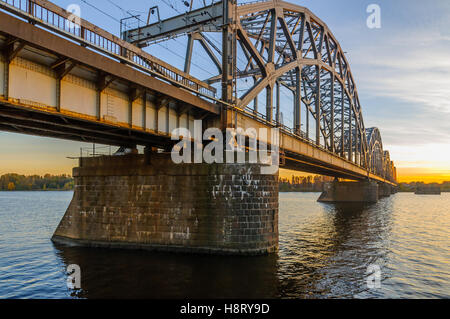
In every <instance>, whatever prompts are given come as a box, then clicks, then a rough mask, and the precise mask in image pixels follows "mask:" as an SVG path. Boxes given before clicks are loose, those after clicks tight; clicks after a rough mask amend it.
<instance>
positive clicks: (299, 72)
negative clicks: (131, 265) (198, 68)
mask: <svg viewBox="0 0 450 319" xmlns="http://www.w3.org/2000/svg"><path fill="white" fill-rule="evenodd" d="M0 9H1V10H0V48H1V52H2V54H1V63H0V130H3V131H9V132H15V133H22V134H32V135H40V136H47V137H54V138H61V139H68V140H75V141H84V142H94V143H101V144H107V145H116V146H121V147H128V148H135V147H136V146H137V145H142V146H145V147H147V149H162V150H168V149H170V148H171V147H172V145H173V143H174V142H173V141H172V132H173V129H175V128H179V127H184V128H186V129H188V130H190V131H191V132H192V135H194V132H193V130H194V121H195V120H201V121H202V122H203V127H204V128H210V127H218V128H220V129H221V130H223V131H224V130H226V129H227V128H237V127H239V128H242V129H244V130H247V129H251V128H253V129H260V128H278V129H279V131H280V138H279V140H280V159H281V160H280V163H281V167H283V168H287V169H292V170H299V171H305V172H311V173H318V174H323V175H328V176H334V177H336V178H344V179H349V180H353V181H360V183H351V184H348V185H344V188H345V189H346V190H344V191H343V192H344V195H343V196H344V197H346V196H347V195H345V192H347V193H348V192H349V191H351V192H354V189H353V188H352V187H354V186H355V185H358V187H357V188H358V189H362V190H363V191H362V193H361V194H360V195H358V196H361V197H364V198H366V197H367V196H368V195H367V194H368V193H370V192H372V191H373V187H375V188H377V189H378V193H380V192H381V193H385V194H386V195H387V193H389V194H390V190H389V191H386V190H383V191H380V189H384V188H386V187H389V188H391V187H394V186H396V169H395V166H394V163H393V162H392V161H391V160H390V156H389V152H388V151H386V150H385V149H384V148H383V143H382V139H381V134H380V131H379V130H378V129H377V128H366V127H365V123H364V120H363V113H362V107H361V104H360V100H359V97H358V91H357V88H356V82H355V79H354V77H353V75H352V73H351V69H350V65H349V62H348V60H347V59H346V57H345V55H344V52H343V50H342V48H341V46H340V45H339V42H338V41H337V39H336V38H335V37H334V35H333V34H332V33H331V31H330V30H329V28H328V26H327V25H326V24H325V23H324V22H323V21H321V20H320V19H319V18H318V17H316V16H315V15H314V14H313V13H311V12H310V11H309V10H308V9H307V8H304V7H301V6H297V5H294V4H291V3H288V2H284V1H278V0H274V1H262V2H261V1H259V2H255V3H248V4H238V3H236V2H235V1H233V0H224V1H214V2H213V4H211V5H210V6H207V7H202V8H198V9H195V10H191V11H189V12H186V13H185V14H182V15H179V16H174V17H171V18H168V19H165V20H158V21H156V22H155V23H150V21H152V20H151V19H149V22H148V23H147V24H146V25H144V26H141V27H139V28H134V29H133V28H129V29H125V30H124V32H123V33H122V34H121V35H120V37H118V36H115V35H113V34H111V33H109V32H107V31H105V30H103V29H101V28H100V27H98V26H96V25H94V24H92V23H90V22H88V21H85V20H83V19H81V18H78V17H76V16H74V15H72V14H71V13H69V12H67V11H66V10H64V9H62V8H60V7H58V6H57V5H55V4H53V3H51V2H49V1H46V0H0ZM149 17H151V12H150V13H149ZM177 37H184V38H186V39H187V49H186V58H185V65H184V70H180V69H178V68H176V67H174V66H172V65H171V64H170V63H169V62H168V61H162V60H161V59H158V58H156V57H154V56H152V55H151V54H149V53H147V52H146V51H144V48H145V47H147V46H153V45H156V44H157V43H160V42H161V41H168V40H170V39H173V38H177ZM196 44H199V45H196ZM196 50H202V51H203V56H204V57H205V58H206V57H207V58H208V59H209V62H208V63H210V65H212V66H213V70H210V72H212V73H214V75H213V76H211V77H209V78H207V79H198V78H197V77H195V76H194V74H193V72H191V69H192V63H193V62H192V61H193V59H194V57H195V56H197V55H196ZM191 73H192V74H191ZM249 83H250V84H249ZM286 92H287V93H286ZM286 96H287V98H286ZM259 142H260V143H264V144H273V143H274V141H273V140H272V137H271V136H270V135H269V136H268V137H267V138H263V137H259ZM149 156H150V157H151V158H153V159H149V158H148V157H149ZM161 156H162V155H161V154H160V153H152V155H148V154H147V155H146V156H144V157H139V156H137V155H136V156H132V155H130V156H128V157H126V160H125V161H124V159H123V158H122V159H117V158H116V159H114V158H94V159H83V160H81V161H80V167H79V168H78V169H75V170H74V176H75V178H76V182H77V185H78V186H80V187H79V189H77V190H76V194H75V197H74V201H73V202H72V204H71V207H69V210H68V213H67V214H66V216H65V218H64V219H63V221H62V222H61V225H60V227H59V228H58V230H57V232H56V233H55V237H58V238H60V239H61V238H66V239H67V238H70V239H73V240H78V241H80V242H84V243H89V244H92V243H95V244H98V245H110V244H111V243H113V242H126V243H128V244H130V245H137V243H138V244H139V245H149V247H157V246H158V245H160V246H167V245H169V244H170V245H169V246H173V247H186V246H189V247H191V248H192V247H195V248H197V249H199V250H202V249H203V250H208V251H210V250H219V251H222V252H223V251H230V252H239V251H241V250H242V251H252V252H261V251H270V250H272V249H273V248H274V247H276V246H277V240H278V237H277V231H278V229H277V221H276V220H277V214H278V202H277V201H278V196H277V195H275V193H277V190H278V188H277V186H276V184H277V176H275V177H273V176H272V177H267V176H261V175H259V173H258V174H256V173H255V171H254V169H253V168H252V165H243V166H242V167H240V168H239V167H238V166H236V167H233V168H229V167H225V166H226V165H224V166H223V167H222V166H220V165H216V166H214V165H210V166H209V167H208V165H204V164H200V165H197V166H196V167H195V168H192V167H190V166H189V165H187V166H186V165H184V166H183V165H181V166H179V167H172V166H173V165H174V164H173V163H170V162H169V161H167V160H166V159H165V158H162V157H161ZM114 162H118V164H117V163H116V164H114ZM149 162H151V163H153V164H151V165H150V164H149ZM145 165H147V166H148V165H150V166H152V165H153V166H154V167H153V166H152V167H150V166H149V167H144V166H145ZM211 167H215V168H214V172H211V169H212V168H211ZM103 168H104V169H103ZM156 168H158V169H156ZM127 169H134V171H133V172H132V173H130V172H129V171H127ZM161 170H162V171H163V173H161ZM183 170H184V171H183ZM186 170H188V171H189V174H192V175H189V174H187V175H189V176H188V177H189V178H188V179H187V180H184V183H186V184H188V185H189V184H191V183H192V181H193V180H194V181H202V183H204V184H206V185H207V187H206V188H205V187H203V188H198V189H197V188H196V189H195V190H192V187H190V188H189V189H190V190H189V191H188V190H187V189H188V185H184V186H180V185H178V183H176V182H174V181H172V180H164V181H163V182H162V181H161V179H163V177H162V176H163V175H164V176H171V177H178V178H180V176H183V178H184V179H186V178H187V177H186V173H185V172H186ZM244 171H245V172H246V174H247V176H250V178H246V177H242V176H243V175H246V174H242V172H244ZM114 172H115V173H114ZM118 172H120V174H119V173H118ZM161 174H162V175H161ZM117 175H121V176H122V177H121V179H119V180H116V181H115V182H117V183H118V184H119V185H125V184H126V183H128V184H130V183H131V184H133V185H134V186H133V187H134V188H133V187H132V189H133V190H131V189H130V188H126V189H125V188H124V189H122V191H123V192H125V193H128V194H130V192H138V193H139V194H140V195H139V196H144V197H145V196H149V197H145V198H146V199H145V200H144V199H137V198H138V197H139V196H137V197H136V201H140V200H142V201H143V202H148V201H150V202H155V203H157V204H155V205H156V206H152V207H151V209H150V207H149V214H150V212H154V210H155V209H156V210H157V211H158V214H157V215H158V216H157V217H155V218H156V219H151V218H150V219H151V221H150V222H149V228H148V229H141V230H136V229H134V230H133V231H131V230H130V229H127V228H126V227H125V226H123V225H124V224H126V223H127V222H126V221H128V224H129V225H134V224H133V222H136V221H137V220H139V218H143V217H142V216H143V215H145V213H144V212H141V211H140V210H138V211H139V213H137V215H136V211H135V210H132V209H127V208H125V206H126V205H125V206H124V204H123V203H122V204H119V203H113V204H111V202H109V201H110V200H111V199H108V198H105V192H106V193H108V192H109V193H108V194H110V195H111V192H110V191H108V190H107V189H106V188H107V186H106V185H109V184H104V183H106V182H105V178H106V179H108V178H110V179H111V178H118V177H117ZM227 175H230V176H229V178H228V176H227ZM99 176H102V178H103V179H102V181H103V182H101V183H100V184H101V187H103V188H102V190H101V191H99V192H100V193H96V195H95V196H94V195H92V194H91V195H92V196H91V195H88V194H86V193H88V191H89V190H92V187H91V186H92V185H97V184H98V178H99ZM130 176H134V177H133V178H135V179H133V182H130V180H129V178H130ZM144 176H151V178H150V177H148V178H149V180H147V179H145V178H144ZM202 176H203V177H205V176H210V177H209V178H207V177H205V178H206V180H203V179H202V178H203V177H202ZM211 176H215V177H214V178H212V179H211ZM236 176H240V177H239V178H238V177H236ZM96 178H97V179H96ZM90 179H92V180H90ZM124 179H126V180H127V182H126V183H125V182H124ZM249 180H250V182H249ZM157 181H159V182H157ZM251 181H257V183H254V184H253V185H252V182H251ZM111 183H113V182H111ZM211 183H213V184H214V183H216V184H214V185H213V184H211ZM258 183H260V184H259V185H263V186H257V184H258ZM361 183H362V184H361ZM377 183H378V184H377ZM181 184H183V182H182V183H181ZM366 184H367V185H369V186H367V185H366ZM164 185H165V186H164ZM349 185H351V186H349ZM361 185H366V186H367V187H366V186H361ZM374 185H375V186H374ZM144 186H145V187H144ZM105 187H106V188H105ZM123 187H125V186H123ZM127 187H130V186H127ZM177 187H185V188H182V189H179V188H177ZM261 187H262V188H261ZM333 187H335V188H334V190H332V189H331V188H330V190H329V192H335V193H336V194H338V193H339V194H340V192H342V189H340V188H339V187H340V186H336V185H334V186H333ZM336 187H337V188H336ZM348 187H350V188H348ZM371 187H372V188H371ZM338 188H339V189H338ZM163 189H165V190H164V191H163ZM175 189H176V190H175ZM117 191H118V190H117ZM161 192H162V193H161ZM180 192H181V193H183V192H184V193H186V194H188V195H179V194H180ZM356 192H358V191H356ZM177 193H178V196H181V197H183V196H188V197H189V196H191V197H189V198H190V200H191V201H192V198H193V197H192V196H194V198H200V199H199V201H200V202H201V205H200V206H198V207H197V206H195V205H194V206H195V207H194V206H192V205H193V204H181V199H180V198H179V199H180V200H179V202H180V203H178V204H173V196H176V194H177ZM200 193H201V195H199V194H200ZM142 194H144V195H142ZM145 194H147V195H145ZM155 194H156V195H155ZM249 194H251V195H249ZM116 195H117V198H120V199H122V200H123V202H124V203H127V205H128V206H133V207H134V206H135V205H134V204H136V203H132V204H130V198H129V197H126V196H125V197H123V196H122V195H118V194H116ZM328 195H330V194H328ZM341 195H342V194H341ZM341 195H336V196H338V197H339V196H341ZM84 196H88V197H87V198H90V197H89V196H91V197H92V198H91V200H86V198H85V197H84ZM153 196H156V197H157V198H158V200H155V199H154V198H153ZM162 196H163V197H164V198H167V196H170V198H171V200H170V203H171V204H170V203H165V204H167V205H163V204H162V203H163V202H165V200H166V199H161V197H162ZM202 196H203V197H202ZM330 196H331V197H332V200H335V199H336V198H334V197H333V196H334V195H330ZM106 197H108V196H106ZM114 197H116V196H114ZM245 197H248V199H247V201H246V200H245V199H244V198H245ZM265 197H267V198H265ZM325 197H326V196H325ZM369 197H370V196H369ZM375 197H377V199H378V195H375ZM80 198H84V201H81V202H80V200H81V199H80ZM99 198H102V199H101V200H99ZM139 198H140V197H139ZM183 198H184V197H183ZM258 198H259V199H258ZM186 199H187V198H186ZM230 199H231V200H230ZM211 200H212V201H213V202H216V203H217V205H215V206H214V207H211V206H210V205H211V204H210V203H209V204H207V203H206V202H208V201H211ZM203 201H205V202H203ZM363 201H364V200H363ZM86 202H88V203H87V204H86ZM99 202H101V203H102V204H99ZM141 204H142V203H141ZM83 205H84V206H83ZM98 205H100V206H98ZM142 205H144V204H142ZM142 205H141V206H142ZM152 205H153V204H152ZM202 205H203V206H202ZM208 205H209V206H208ZM220 205H222V206H220ZM227 205H228V206H227ZM229 205H231V206H229ZM233 205H235V206H233ZM82 206H83V207H84V208H81V207H82ZM138 206H139V205H138ZM144 206H145V205H144ZM89 207H90V208H89ZM93 207H94V208H93ZM162 207H163V208H162ZM217 207H219V208H217ZM114 210H115V211H117V210H119V211H121V212H122V213H120V214H119V215H120V216H121V217H120V218H119V219H120V221H118V222H117V225H116V224H114V223H115V222H112V221H109V222H104V220H105V218H107V216H110V215H111V214H112V212H113V211H114ZM247 210H248V214H249V215H248V214H247V215H246V216H240V215H242V212H243V211H247ZM188 211H189V212H188ZM211 211H213V212H214V213H211ZM86 212H87V213H86ZM89 212H91V213H89ZM193 212H198V214H197V215H196V217H195V220H196V222H195V221H192V219H193V218H194V217H192V216H193V214H194V215H195V214H196V213H193ZM257 212H261V214H260V215H258V213H257ZM177 214H179V215H180V216H181V217H180V218H181V220H183V222H182V223H180V222H174V221H173V219H174V218H175V219H177V218H178V217H174V216H178V215H177ZM244 215H245V214H244ZM89 216H90V217H89ZM211 216H213V217H211ZM241 217H242V218H241ZM90 218H91V219H90ZM202 219H203V220H206V221H205V224H202V223H201V220H202ZM100 220H103V222H102V223H101V222H100ZM199 220H200V221H199ZM73 221H76V223H78V224H77V225H78V226H76V227H75V226H73V223H72V222H73ZM83 223H84V224H83ZM86 223H88V224H90V225H97V224H98V225H97V227H98V228H96V230H95V231H94V230H92V229H93V228H92V227H90V228H89V227H88V228H85V227H84V228H83V226H82V225H85V224H86ZM71 225H72V226H71ZM105 225H107V226H105ZM113 225H116V227H117V229H115V228H114V226H113ZM187 225H189V226H187ZM217 225H219V226H217ZM230 225H231V226H230ZM129 227H131V226H129ZM132 227H137V229H139V226H135V225H134V226H132ZM227 227H228V228H227ZM94 228H95V227H94ZM105 229H108V231H106V230H105ZM111 229H114V230H111ZM194 229H195V230H194ZM130 232H131V233H133V235H132V239H130V235H129V234H130ZM93 234H97V235H95V236H94V237H92V236H93ZM96 236H97V237H96ZM105 236H106V237H105ZM133 236H134V237H133ZM193 238H195V240H194V239H193ZM205 238H206V239H205ZM208 238H209V239H208ZM211 238H213V239H211ZM205 241H206V242H207V243H208V244H205ZM247 244H248V245H247Z"/></svg>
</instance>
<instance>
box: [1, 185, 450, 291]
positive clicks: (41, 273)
mask: <svg viewBox="0 0 450 319" xmlns="http://www.w3.org/2000/svg"><path fill="white" fill-rule="evenodd" d="M318 196H319V194H317V193H316V194H312V193H310V194H304V193H303V194H301V193H282V194H280V225H279V228H280V251H279V253H278V254H277V255H272V256H263V257H213V256H191V255H177V254H165V253H152V252H145V251H121V250H106V249H86V248H75V247H65V246H59V245H54V244H53V243H52V242H51V241H50V238H51V236H52V234H53V231H54V229H55V228H56V226H57V224H58V222H59V221H60V219H61V218H62V216H63V214H64V212H65V210H66V208H67V206H68V205H69V202H70V200H71V198H72V193H71V192H3V193H1V192H0V298H185V297H188V298H224V297H225V298H241V297H242V298H260V297H262V298H265V297H269V298H280V297H281V298H450V194H443V195H441V196H417V195H414V194H397V195H395V196H392V197H390V198H386V199H382V200H381V201H379V202H378V203H377V204H375V205H371V206H366V207H363V206H359V205H345V206H342V205H328V204H319V203H317V202H316V199H317V198H318ZM69 264H78V265H80V267H81V270H82V283H81V285H82V290H80V291H72V290H69V289H68V288H67V285H66V279H67V275H66V272H65V269H66V267H67V265H69ZM370 264H377V265H379V266H380V267H381V288H380V289H368V288H367V284H366V282H367V276H368V275H366V270H367V267H368V265H370Z"/></svg>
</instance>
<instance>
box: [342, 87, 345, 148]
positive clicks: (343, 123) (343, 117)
mask: <svg viewBox="0 0 450 319" xmlns="http://www.w3.org/2000/svg"><path fill="white" fill-rule="evenodd" d="M344 99H345V94H344V84H342V83H341V157H345V112H344V108H345V102H344Z"/></svg>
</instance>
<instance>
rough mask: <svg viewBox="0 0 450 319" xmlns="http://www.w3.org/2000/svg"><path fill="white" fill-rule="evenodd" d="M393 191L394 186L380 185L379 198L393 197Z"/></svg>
mask: <svg viewBox="0 0 450 319" xmlns="http://www.w3.org/2000/svg"><path fill="white" fill-rule="evenodd" d="M392 189H393V186H391V185H389V184H385V183H378V198H379V199H381V198H384V197H389V196H391V195H392V194H393V193H392Z"/></svg>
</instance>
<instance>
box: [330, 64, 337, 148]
mask: <svg viewBox="0 0 450 319" xmlns="http://www.w3.org/2000/svg"><path fill="white" fill-rule="evenodd" d="M330 107H331V135H330V146H331V149H330V151H331V152H333V153H334V152H335V149H336V147H335V145H334V73H332V74H331V106H330Z"/></svg>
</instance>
